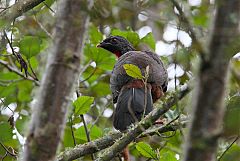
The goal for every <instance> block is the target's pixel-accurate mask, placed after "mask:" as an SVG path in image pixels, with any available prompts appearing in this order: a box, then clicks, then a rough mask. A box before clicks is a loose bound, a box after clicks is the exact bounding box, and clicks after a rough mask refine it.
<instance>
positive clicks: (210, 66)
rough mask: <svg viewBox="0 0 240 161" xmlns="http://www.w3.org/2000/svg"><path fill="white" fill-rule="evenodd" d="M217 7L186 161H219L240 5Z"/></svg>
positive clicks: (226, 0)
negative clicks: (217, 153) (219, 140)
mask: <svg viewBox="0 0 240 161" xmlns="http://www.w3.org/2000/svg"><path fill="white" fill-rule="evenodd" d="M216 3H217V8H216V17H215V24H214V27H213V30H212V38H211V41H210V46H209V52H208V53H207V55H206V56H207V57H206V58H207V59H206V60H205V61H202V62H201V64H200V71H199V75H198V81H197V85H196V86H197V90H196V93H195V98H194V99H193V100H195V102H193V118H192V122H191V124H190V131H189V134H188V137H187V143H186V146H185V147H186V148H185V155H184V156H185V157H184V161H203V160H204V161H213V160H216V150H217V143H218V138H219V136H220V134H221V130H222V129H221V127H222V121H223V115H224V111H225V105H224V98H225V95H226V88H227V87H226V84H227V78H228V66H229V60H230V58H231V57H232V56H233V55H234V54H236V53H237V52H238V51H237V50H236V49H237V48H238V47H239V25H240V24H239V20H240V1H239V0H231V1H229V0H221V1H216Z"/></svg>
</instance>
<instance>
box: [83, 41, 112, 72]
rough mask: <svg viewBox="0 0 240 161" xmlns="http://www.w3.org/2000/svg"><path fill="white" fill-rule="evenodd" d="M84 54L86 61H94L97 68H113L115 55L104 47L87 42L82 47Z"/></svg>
mask: <svg viewBox="0 0 240 161" xmlns="http://www.w3.org/2000/svg"><path fill="white" fill-rule="evenodd" d="M84 55H85V56H86V57H87V61H94V62H95V63H96V65H97V67H98V68H101V69H103V70H112V69H113V66H114V63H115V56H114V55H113V54H112V53H111V52H109V51H107V50H105V49H102V48H97V47H96V46H94V45H92V44H87V45H85V47H84Z"/></svg>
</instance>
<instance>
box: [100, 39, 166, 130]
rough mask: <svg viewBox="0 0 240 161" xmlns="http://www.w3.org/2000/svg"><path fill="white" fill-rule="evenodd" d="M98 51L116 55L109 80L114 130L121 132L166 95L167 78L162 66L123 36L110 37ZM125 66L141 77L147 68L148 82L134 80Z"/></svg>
mask: <svg viewBox="0 0 240 161" xmlns="http://www.w3.org/2000/svg"><path fill="white" fill-rule="evenodd" d="M97 47H100V48H103V49H105V50H108V51H110V52H111V53H113V54H115V55H116V57H117V58H118V60H117V62H116V64H115V65H114V67H113V70H112V74H111V77H110V88H111V91H112V96H113V103H114V104H115V103H116V109H115V111H114V113H113V126H114V128H115V129H117V130H119V131H121V132H124V131H126V130H127V129H128V128H129V126H130V125H131V124H134V123H135V122H138V121H140V120H141V119H142V118H143V116H145V115H147V114H148V113H150V112H151V111H152V109H153V103H155V102H156V101H157V100H158V99H159V98H161V97H162V96H163V95H164V93H165V92H166V91H167V85H168V74H167V70H166V69H165V67H164V65H163V62H162V61H161V60H160V59H159V57H158V56H157V54H156V53H154V52H152V51H137V50H136V49H135V48H134V47H133V45H132V44H131V43H130V42H129V41H128V40H127V39H126V38H124V37H122V36H109V37H107V38H106V39H104V40H103V41H102V42H100V43H99V44H98V45H97ZM125 64H132V65H135V66H137V67H138V68H139V69H140V70H141V73H142V75H144V74H146V68H147V67H148V68H149V71H148V78H147V80H146V81H145V82H144V80H143V79H138V78H133V77H131V76H129V75H128V74H127V73H126V71H125V69H124V65H125Z"/></svg>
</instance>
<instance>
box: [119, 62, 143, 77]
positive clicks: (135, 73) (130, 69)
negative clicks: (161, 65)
mask: <svg viewBox="0 0 240 161" xmlns="http://www.w3.org/2000/svg"><path fill="white" fill-rule="evenodd" d="M123 68H124V69H125V71H126V73H127V75H129V76H131V77H133V78H136V79H142V78H143V76H142V73H141V70H140V68H138V66H136V65H133V64H124V65H123Z"/></svg>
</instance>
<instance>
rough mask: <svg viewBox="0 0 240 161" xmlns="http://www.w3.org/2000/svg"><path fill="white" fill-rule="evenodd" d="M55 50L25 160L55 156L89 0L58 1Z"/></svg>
mask: <svg viewBox="0 0 240 161" xmlns="http://www.w3.org/2000/svg"><path fill="white" fill-rule="evenodd" d="M59 6H60V7H59V10H58V12H57V22H56V27H55V35H54V43H53V47H52V50H51V51H52V52H51V53H50V56H49V58H48V63H47V64H48V65H47V68H46V72H45V74H44V76H43V79H42V81H41V85H40V89H39V93H38V98H37V103H36V105H35V106H34V109H33V115H32V118H31V124H30V131H29V133H28V136H27V143H26V146H25V149H24V154H23V157H24V158H23V160H24V161H38V160H39V161H40V160H41V161H48V160H54V159H55V155H56V150H57V148H58V145H59V142H60V139H61V136H62V133H63V130H64V127H65V120H66V113H67V107H68V105H69V102H70V98H71V96H72V94H73V85H74V84H75V83H74V82H75V81H76V78H77V76H78V75H79V66H80V58H81V52H82V47H83V42H84V35H85V33H86V29H87V25H88V22H89V17H88V14H87V12H86V9H87V8H88V6H87V0H67V1H66V0H62V1H60V2H59Z"/></svg>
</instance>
